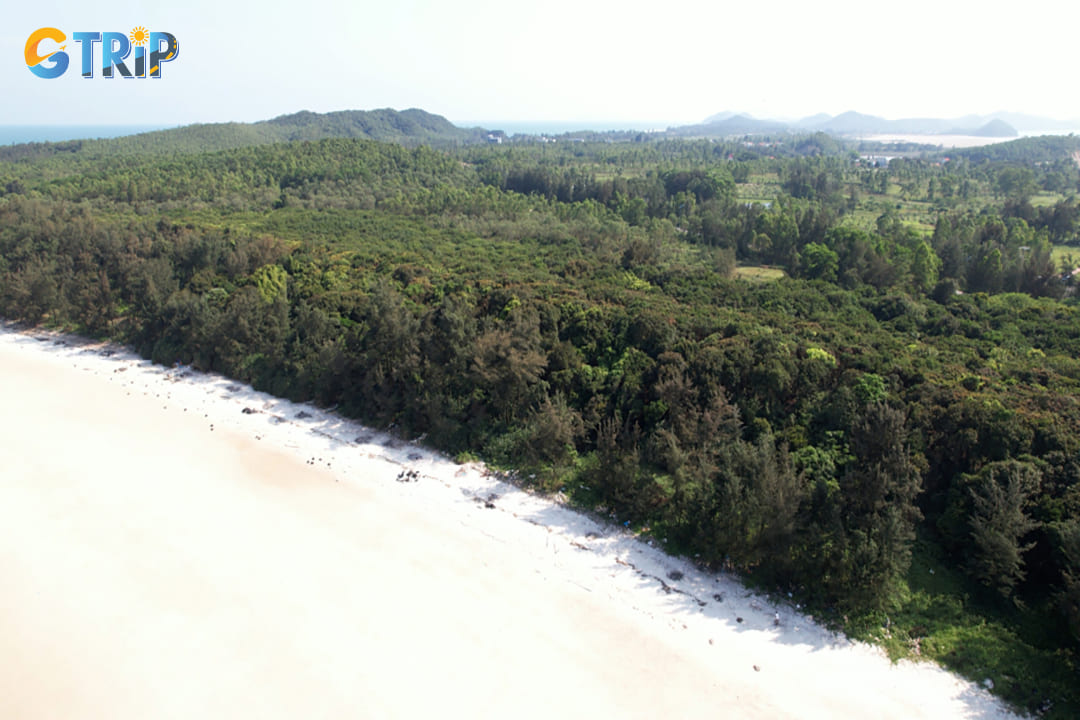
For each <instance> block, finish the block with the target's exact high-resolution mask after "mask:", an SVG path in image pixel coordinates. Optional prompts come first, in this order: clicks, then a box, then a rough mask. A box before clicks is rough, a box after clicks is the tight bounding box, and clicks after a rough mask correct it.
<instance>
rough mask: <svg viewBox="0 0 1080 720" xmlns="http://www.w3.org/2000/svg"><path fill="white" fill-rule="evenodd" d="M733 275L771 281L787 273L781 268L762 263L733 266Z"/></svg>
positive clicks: (783, 276) (745, 278)
mask: <svg viewBox="0 0 1080 720" xmlns="http://www.w3.org/2000/svg"><path fill="white" fill-rule="evenodd" d="M735 277H737V278H742V279H743V280H751V281H753V282H772V281H774V280H780V279H782V278H785V277H787V273H786V272H784V271H783V270H782V269H781V268H774V267H766V266H763V265H740V266H739V267H737V268H735Z"/></svg>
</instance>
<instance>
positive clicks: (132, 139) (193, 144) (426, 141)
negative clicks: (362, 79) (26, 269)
mask: <svg viewBox="0 0 1080 720" xmlns="http://www.w3.org/2000/svg"><path fill="white" fill-rule="evenodd" d="M487 136H488V131H487V130H484V129H483V128H469V129H466V128H459V127H457V126H455V125H454V124H453V123H451V122H450V121H449V120H447V119H446V118H444V117H442V116H441V115H434V114H432V113H429V112H425V111H424V110H419V109H416V108H412V109H409V110H401V111H398V110H393V109H390V108H383V109H380V110H344V111H340V112H332V113H324V114H321V113H313V112H310V111H307V110H304V111H301V112H297V113H293V114H291V115H281V116H279V117H276V118H273V119H271V120H262V121H260V122H255V123H235V122H230V123H210V124H196V125H186V126H184V127H179V128H171V129H168V130H157V131H154V132H147V133H140V134H138V135H129V136H126V137H120V138H110V139H102V140H72V141H69V142H60V143H25V144H22V145H13V146H10V147H5V148H0V160H4V161H27V160H34V159H38V158H42V157H48V156H51V155H65V154H79V155H84V156H88V157H100V156H102V155H112V154H139V153H158V152H162V153H169V152H179V153H193V152H210V151H215V150H231V149H233V148H239V147H249V146H252V145H268V144H271V143H279V142H292V141H296V140H322V139H326V138H362V139H369V140H380V141H383V142H393V143H398V144H400V145H407V146H416V145H431V146H437V147H453V146H460V145H466V144H470V143H480V142H485V141H486V139H487Z"/></svg>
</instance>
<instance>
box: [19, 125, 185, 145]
mask: <svg viewBox="0 0 1080 720" xmlns="http://www.w3.org/2000/svg"><path fill="white" fill-rule="evenodd" d="M168 127H174V126H172V125H0V145H17V144H19V143H28V142H62V141H64V140H87V139H94V138H114V137H122V136H124V135H135V134H137V133H144V132H150V131H152V130H164V129H165V128H168Z"/></svg>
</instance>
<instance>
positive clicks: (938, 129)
mask: <svg viewBox="0 0 1080 720" xmlns="http://www.w3.org/2000/svg"><path fill="white" fill-rule="evenodd" d="M1010 117H1015V118H1019V119H1021V120H1023V124H1024V127H1031V126H1034V125H1038V124H1040V123H1042V127H1044V128H1049V127H1051V126H1054V124H1055V123H1057V121H1053V120H1048V119H1046V118H1035V117H1032V116H1024V115H1018V114H1015V113H1013V114H1009V113H995V114H994V115H992V116H980V115H967V116H964V117H961V118H953V119H941V118H902V119H900V120H888V119H886V118H882V117H878V116H876V115H866V114H864V113H860V112H856V111H854V110H849V111H848V112H845V113H841V114H839V115H835V116H833V115H827V114H825V113H818V114H817V115H810V116H809V117H805V118H802V119H800V120H794V121H780V120H770V119H761V118H752V117H750V116H749V115H746V114H736V113H731V112H722V113H717V114H716V115H711V116H709V117H708V118H706V120H705V122H704V123H702V124H700V125H684V126H682V127H676V128H671V129H669V131H668V132H669V133H670V134H673V135H677V136H680V137H685V136H713V137H720V136H725V135H754V134H776V133H779V132H807V131H810V132H825V133H829V134H831V135H841V136H865V135H978V136H982V137H1016V136H1017V135H1019V132H1017V130H1016V127H1015V126H1014V125H1013V124H1012V123H1010V122H1009V118H1010ZM1057 124H1058V125H1060V126H1063V127H1076V128H1080V122H1077V123H1075V124H1074V123H1057Z"/></svg>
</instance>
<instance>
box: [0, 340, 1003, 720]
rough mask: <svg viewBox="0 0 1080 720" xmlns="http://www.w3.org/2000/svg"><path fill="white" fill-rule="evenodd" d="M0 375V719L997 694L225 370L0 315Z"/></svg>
mask: <svg viewBox="0 0 1080 720" xmlns="http://www.w3.org/2000/svg"><path fill="white" fill-rule="evenodd" d="M0 397H3V398H4V400H5V403H4V409H3V411H2V412H0V438H2V442H0V462H2V464H3V471H2V476H0V477H2V479H0V587H2V588H3V591H2V592H0V718H12V719H19V720H34V719H37V718H50V719H54V718H72V719H75V718H77V719H79V720H90V719H94V718H102V719H104V718H108V719H109V720H124V719H128V718H131V719H134V718H139V719H140V720H143V719H145V718H196V717H197V718H239V717H245V718H420V717H434V716H438V717H462V718H508V717H515V718H518V717H526V718H528V717H536V718H540V717H543V718H556V717H569V718H586V717H587V718H592V719H594V720H595V719H597V718H620V719H621V718H651V719H653V720H655V719H656V718H683V717H704V716H709V717H724V718H760V719H764V718H770V719H771V718H905V719H907V718H1011V717H1014V716H1013V715H1011V714H1010V713H1008V712H1007V711H1006V710H1005V709H1004V708H1003V707H1002V706H1001V705H1000V704H999V703H998V702H997V701H996V700H994V699H993V698H992V697H991V696H990V695H989V694H988V693H987V692H985V691H984V690H983V689H982V688H981V687H979V686H977V685H975V684H972V683H969V682H967V681H963V680H959V679H957V678H955V677H954V676H952V675H950V674H948V673H946V672H944V671H942V670H941V669H939V668H936V667H934V666H931V665H928V664H916V663H907V662H905V663H901V664H899V665H893V664H891V663H890V662H889V661H888V659H887V658H886V657H885V656H884V655H883V654H882V653H881V652H880V651H878V650H877V649H874V648H872V647H869V646H866V645H862V644H856V643H852V642H850V641H848V640H846V639H844V638H843V637H840V636H837V635H835V634H834V633H832V632H830V631H828V630H826V629H823V628H821V627H819V626H818V625H817V624H815V623H814V622H813V621H812V620H810V619H809V618H806V617H803V616H802V615H800V614H799V613H798V612H797V611H796V609H795V608H794V607H793V606H791V605H789V604H787V603H781V604H773V602H772V601H770V600H769V599H768V598H766V597H763V596H759V595H755V594H754V593H751V592H750V591H748V590H746V589H744V588H743V587H742V586H741V585H740V584H739V583H738V582H737V580H736V579H734V578H732V577H730V576H726V575H721V574H716V573H710V572H706V571H703V570H700V569H698V568H696V567H695V566H694V565H693V564H692V563H690V562H688V561H686V560H684V559H679V558H671V557H668V556H665V555H664V554H662V553H661V552H659V551H658V550H657V549H655V548H654V547H652V546H650V545H649V544H648V543H647V542H643V541H641V540H638V539H637V538H635V537H634V536H632V535H631V534H630V533H629V532H627V531H625V530H624V529H622V528H620V527H617V526H610V525H606V524H602V523H598V522H596V521H594V520H592V519H590V518H588V517H585V516H582V515H580V514H577V513H574V512H571V511H570V510H568V509H566V508H565V507H563V506H561V505H559V504H558V503H555V502H552V501H550V500H546V499H543V498H539V497H536V496H533V495H530V494H528V493H525V492H523V491H520V490H518V489H516V488H515V487H513V486H512V485H510V484H508V483H506V482H502V481H500V479H499V478H498V477H496V476H493V475H492V474H489V473H487V472H486V471H485V470H484V468H483V467H481V466H478V465H467V466H461V465H456V464H454V463H453V462H452V461H450V460H448V459H447V458H445V457H443V456H441V455H439V454H437V453H434V452H432V451H431V450H428V449H425V448H423V447H420V446H418V445H413V444H409V443H403V442H401V441H399V440H395V439H393V438H391V437H389V436H387V435H384V434H381V433H378V432H375V431H373V430H369V429H366V428H364V427H362V426H360V425H358V424H356V423H353V422H351V421H345V420H342V419H340V418H337V417H335V416H334V415H332V414H330V413H327V412H324V411H322V410H319V409H317V408H314V407H311V406H306V405H297V404H293V403H289V402H286V401H283V400H279V399H275V398H272V397H270V396H268V395H265V394H262V393H257V392H254V391H253V390H251V389H250V388H248V387H245V386H242V385H240V384H237V383H234V382H232V381H229V380H226V379H224V378H221V377H216V376H212V375H204V374H200V373H195V372H192V371H190V370H185V369H183V368H164V367H161V366H154V365H151V364H150V363H149V362H146V361H144V360H141V359H139V358H138V357H136V356H134V355H132V354H130V353H128V352H126V351H124V350H122V349H119V348H115V347H110V346H103V345H96V344H90V343H85V342H81V341H79V340H78V339H76V338H70V337H64V336H55V335H46V334H43V333H38V334H36V335H35V334H23V333H18V332H15V331H13V330H11V329H10V328H2V327H0ZM777 613H779V615H780V618H781V622H780V625H779V626H776V625H774V618H775V616H776V614H777Z"/></svg>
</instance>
